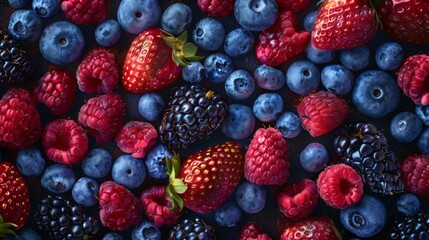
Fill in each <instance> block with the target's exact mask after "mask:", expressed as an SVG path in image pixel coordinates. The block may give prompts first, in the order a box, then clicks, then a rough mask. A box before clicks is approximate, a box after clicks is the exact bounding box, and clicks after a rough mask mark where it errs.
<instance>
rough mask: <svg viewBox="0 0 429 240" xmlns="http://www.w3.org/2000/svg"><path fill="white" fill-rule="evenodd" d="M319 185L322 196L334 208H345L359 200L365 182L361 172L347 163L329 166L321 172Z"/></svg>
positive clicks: (318, 180)
mask: <svg viewBox="0 0 429 240" xmlns="http://www.w3.org/2000/svg"><path fill="white" fill-rule="evenodd" d="M317 187H318V189H319V194H320V197H321V198H322V199H323V200H324V201H325V202H326V203H327V204H328V205H329V206H332V207H334V208H339V209H344V208H347V207H350V206H352V205H353V204H355V203H357V202H359V200H360V198H361V197H362V195H363V182H362V178H361V177H360V175H359V173H357V172H356V170H354V169H353V168H352V167H350V166H348V165H345V164H336V165H332V166H329V167H327V168H326V169H325V170H324V171H323V172H321V173H320V174H319V178H318V179H317Z"/></svg>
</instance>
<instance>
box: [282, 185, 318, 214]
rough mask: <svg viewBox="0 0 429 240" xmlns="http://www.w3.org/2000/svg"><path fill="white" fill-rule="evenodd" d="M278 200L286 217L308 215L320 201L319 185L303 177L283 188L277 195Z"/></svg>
mask: <svg viewBox="0 0 429 240" xmlns="http://www.w3.org/2000/svg"><path fill="white" fill-rule="evenodd" d="M277 202H278V204H279V207H280V211H282V213H283V214H284V215H285V216H286V217H288V218H292V219H297V218H304V217H307V216H309V215H310V214H311V212H312V211H313V210H314V209H315V208H316V206H317V204H318V202H319V194H318V193H317V185H316V183H315V182H313V181H312V180H310V179H303V180H301V181H299V182H296V183H294V184H292V185H290V186H288V187H286V188H285V189H283V191H282V192H280V194H279V195H278V196H277Z"/></svg>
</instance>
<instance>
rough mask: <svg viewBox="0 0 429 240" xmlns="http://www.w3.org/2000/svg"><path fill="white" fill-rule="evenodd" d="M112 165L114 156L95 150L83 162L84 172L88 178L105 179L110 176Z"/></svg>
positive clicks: (102, 150) (98, 149)
mask: <svg viewBox="0 0 429 240" xmlns="http://www.w3.org/2000/svg"><path fill="white" fill-rule="evenodd" d="M112 164H113V159H112V155H111V154H110V153H109V152H108V151H106V150H104V149H102V148H95V149H93V150H91V151H90V152H89V153H88V155H87V156H86V157H85V158H84V159H83V160H82V170H83V172H84V173H85V174H86V175H87V176H88V177H92V178H103V177H105V176H106V175H107V174H109V172H110V169H112Z"/></svg>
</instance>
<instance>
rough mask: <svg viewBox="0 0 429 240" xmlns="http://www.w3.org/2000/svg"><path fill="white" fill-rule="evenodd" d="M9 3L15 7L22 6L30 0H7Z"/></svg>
mask: <svg viewBox="0 0 429 240" xmlns="http://www.w3.org/2000/svg"><path fill="white" fill-rule="evenodd" d="M8 2H9V5H10V6H11V7H13V8H15V9H19V8H23V7H25V5H27V3H29V2H30V0H8Z"/></svg>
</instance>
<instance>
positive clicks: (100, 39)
mask: <svg viewBox="0 0 429 240" xmlns="http://www.w3.org/2000/svg"><path fill="white" fill-rule="evenodd" d="M121 36H122V33H121V26H120V25H119V23H118V21H116V20H114V19H108V20H105V21H104V22H102V23H100V24H99V25H98V26H97V28H96V29H95V41H96V42H97V43H98V44H100V45H101V46H103V47H111V46H113V45H115V44H117V43H118V42H119V39H120V38H121Z"/></svg>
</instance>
